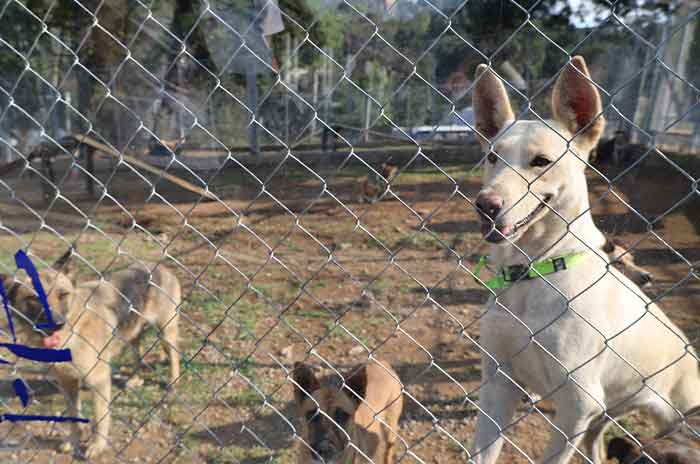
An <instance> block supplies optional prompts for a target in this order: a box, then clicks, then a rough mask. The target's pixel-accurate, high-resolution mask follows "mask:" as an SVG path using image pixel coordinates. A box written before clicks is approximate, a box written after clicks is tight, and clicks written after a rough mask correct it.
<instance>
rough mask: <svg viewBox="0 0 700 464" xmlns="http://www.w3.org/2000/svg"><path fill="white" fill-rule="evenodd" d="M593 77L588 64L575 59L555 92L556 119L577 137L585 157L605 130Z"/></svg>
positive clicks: (558, 81)
mask: <svg viewBox="0 0 700 464" xmlns="http://www.w3.org/2000/svg"><path fill="white" fill-rule="evenodd" d="M590 77H591V75H590V73H589V72H588V67H587V66H586V61H585V60H584V59H583V57H580V56H575V57H573V58H572V59H571V62H570V63H569V64H567V65H566V66H565V67H564V70H563V71H562V73H561V74H560V75H559V78H558V79H557V82H556V84H554V91H553V92H552V111H553V112H554V119H556V120H557V121H559V122H560V123H561V124H562V125H563V126H564V127H566V128H567V129H568V130H569V132H571V133H572V134H576V137H575V138H574V141H575V142H576V143H577V144H578V145H579V146H581V148H582V149H583V150H582V153H583V152H585V153H588V152H589V151H590V150H591V149H592V148H593V147H594V146H595V145H596V143H598V140H599V139H600V136H601V135H602V134H603V129H604V128H605V118H603V115H602V114H601V113H602V111H603V104H602V103H601V100H600V94H599V93H598V89H596V87H595V85H594V84H593V82H591V80H590Z"/></svg>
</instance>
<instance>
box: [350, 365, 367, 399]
mask: <svg viewBox="0 0 700 464" xmlns="http://www.w3.org/2000/svg"><path fill="white" fill-rule="evenodd" d="M345 388H347V389H349V390H351V392H350V397H351V398H352V399H353V401H355V402H357V404H359V403H360V401H361V400H363V399H365V398H366V397H367V366H361V367H360V366H358V367H355V368H354V369H353V370H351V371H350V372H349V373H348V375H346V376H345Z"/></svg>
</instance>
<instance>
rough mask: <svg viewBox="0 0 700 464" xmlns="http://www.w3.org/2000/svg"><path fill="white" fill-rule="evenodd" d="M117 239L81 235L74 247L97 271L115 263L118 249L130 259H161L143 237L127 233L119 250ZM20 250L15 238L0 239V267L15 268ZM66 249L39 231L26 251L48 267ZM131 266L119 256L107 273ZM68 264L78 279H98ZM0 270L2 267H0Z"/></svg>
mask: <svg viewBox="0 0 700 464" xmlns="http://www.w3.org/2000/svg"><path fill="white" fill-rule="evenodd" d="M20 237H21V239H22V240H24V242H25V243H28V242H29V240H30V239H31V238H32V235H31V234H23V235H21V236H20ZM75 237H76V236H74V235H69V236H66V237H65V240H66V241H67V242H68V243H71V242H72V241H73V240H74V239H75ZM118 239H120V237H116V239H115V241H112V240H109V239H107V238H104V237H102V236H100V235H96V234H92V235H83V236H82V237H81V239H80V240H79V241H78V244H77V246H78V253H79V254H80V256H81V257H82V258H83V259H84V260H86V261H87V262H89V263H90V264H91V265H92V266H93V267H95V268H96V269H97V270H98V271H102V270H103V269H105V268H106V266H107V265H108V264H110V263H111V262H112V261H113V260H114V257H115V255H117V253H118V250H121V251H122V252H128V253H129V254H130V255H131V256H133V258H136V259H139V260H144V261H156V260H158V259H159V258H160V251H161V250H160V248H159V247H158V245H157V244H156V243H155V242H150V241H147V240H145V236H143V235H137V234H129V235H128V236H127V237H126V239H125V240H124V241H123V243H122V244H121V245H120V246H119V247H118V246H117V244H118V243H120V242H119V241H118ZM20 248H22V249H24V245H23V244H22V243H21V242H20V241H18V240H16V239H15V238H14V237H9V236H5V237H0V265H2V266H4V267H5V268H6V269H10V270H11V269H14V268H15V264H14V255H15V253H16V252H17V250H19V249H20ZM66 250H68V245H66V242H65V241H63V240H61V239H59V238H58V237H56V236H55V235H53V234H50V233H48V232H47V233H44V232H42V233H39V234H38V235H37V236H36V238H35V240H34V241H33V242H32V245H31V248H30V250H29V251H30V256H31V255H34V256H39V257H41V259H42V260H43V261H45V262H46V263H47V264H51V263H53V262H54V261H55V260H56V259H57V258H58V257H60V256H61V255H63V253H65V252H66ZM33 262H34V265H35V266H36V267H37V268H38V269H41V268H43V267H44V266H43V265H42V263H41V262H40V261H39V260H38V259H33ZM131 263H132V259H131V258H129V257H128V256H123V257H119V258H117V261H116V262H115V264H114V265H112V266H111V267H110V268H109V271H110V272H115V271H119V270H121V269H124V268H125V267H127V266H129V265H130V264H131ZM70 264H71V266H72V267H73V269H74V270H75V273H76V277H77V278H79V279H80V278H83V279H84V278H88V279H96V278H98V276H97V275H96V274H95V272H94V271H93V270H92V269H90V267H89V266H88V265H87V264H85V263H83V261H82V260H81V259H73V260H72V261H71V263H70ZM0 269H3V268H2V267H0Z"/></svg>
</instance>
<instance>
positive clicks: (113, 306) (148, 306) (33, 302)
mask: <svg viewBox="0 0 700 464" xmlns="http://www.w3.org/2000/svg"><path fill="white" fill-rule="evenodd" d="M40 276H41V278H42V283H43V284H44V286H45V288H46V292H47V296H48V299H49V304H50V305H51V310H52V314H53V317H54V319H56V320H59V322H64V325H63V326H62V327H61V328H60V329H59V330H57V331H55V332H53V333H51V334H48V335H46V334H43V333H40V332H39V331H36V330H32V324H31V323H25V324H16V326H17V333H18V335H19V334H22V337H21V338H23V341H22V342H23V343H25V344H27V345H30V346H32V345H34V346H37V345H43V346H45V347H47V348H68V349H70V350H71V354H72V358H73V360H72V362H70V363H60V364H54V365H52V366H51V369H50V371H49V372H50V373H51V375H52V376H54V377H55V378H56V379H57V380H58V382H59V384H60V386H61V387H62V389H63V391H64V394H65V396H66V400H67V402H68V406H69V411H68V415H69V416H73V417H77V416H80V409H81V407H80V399H79V393H80V387H81V384H82V383H83V382H84V383H85V385H87V386H88V387H89V388H90V390H91V391H92V392H93V402H94V410H95V417H94V418H93V424H95V425H96V433H97V434H96V436H95V438H94V439H93V440H92V443H91V444H90V445H89V446H88V449H87V452H86V456H87V457H88V458H93V457H95V456H97V455H98V454H99V453H100V452H102V451H103V450H104V449H105V448H106V446H107V437H108V434H109V429H110V423H111V419H110V407H111V405H110V402H111V399H112V379H111V366H110V362H111V361H112V360H113V359H115V358H116V357H117V356H118V355H119V353H121V351H122V350H123V348H124V347H125V345H126V344H130V345H132V347H133V348H134V350H135V353H136V354H137V357H139V359H140V349H139V339H140V336H141V334H142V333H143V330H144V328H145V327H146V326H147V324H150V325H153V326H155V327H156V328H157V329H158V331H159V336H160V338H161V341H162V343H163V345H164V347H165V349H166V350H167V352H168V355H169V358H170V382H171V383H174V382H175V381H176V380H177V379H178V377H179V376H180V361H179V353H178V351H177V338H178V313H177V308H178V306H179V304H180V301H181V290H180V284H179V282H178V280H177V278H176V277H175V275H174V274H173V273H172V272H171V271H169V270H168V269H166V268H165V267H163V266H158V267H156V268H155V269H154V270H152V271H151V272H150V273H149V270H148V269H146V268H145V267H144V266H142V265H132V266H130V267H129V268H127V269H126V270H124V271H120V272H116V273H114V274H112V275H110V276H108V277H107V278H106V279H105V280H104V281H92V282H86V283H82V284H78V285H77V286H74V285H73V284H72V283H71V281H70V279H69V278H68V276H66V275H65V274H62V273H57V272H51V271H42V272H41V273H40ZM7 286H8V285H7V283H6V288H7ZM10 288H11V290H10V291H9V292H8V298H9V300H10V304H11V305H12V306H13V307H14V308H15V310H16V311H17V312H19V313H21V314H22V315H24V318H22V319H24V320H25V322H26V321H29V322H33V321H37V318H38V316H37V314H38V312H37V311H38V308H41V305H40V304H39V302H38V299H37V298H36V296H35V294H34V293H33V292H32V291H30V290H28V289H27V288H26V284H25V285H23V284H22V283H13V284H12V286H11V287H10ZM59 325H60V324H59ZM18 338H20V337H18ZM71 427H72V437H71V445H72V447H73V450H74V451H75V452H76V453H77V452H79V450H80V448H79V445H80V430H79V428H78V425H77V424H72V426H71Z"/></svg>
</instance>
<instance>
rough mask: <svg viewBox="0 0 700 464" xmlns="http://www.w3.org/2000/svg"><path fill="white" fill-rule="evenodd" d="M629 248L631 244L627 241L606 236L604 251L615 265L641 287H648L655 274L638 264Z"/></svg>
mask: <svg viewBox="0 0 700 464" xmlns="http://www.w3.org/2000/svg"><path fill="white" fill-rule="evenodd" d="M628 250H629V246H628V245H627V244H626V243H623V242H622V241H621V240H618V239H615V238H612V239H611V238H609V237H608V238H606V240H605V245H603V251H604V252H605V253H606V254H607V255H608V258H609V259H610V263H611V264H612V265H613V266H615V267H616V268H617V269H618V270H620V272H622V273H623V274H625V275H626V276H627V277H628V278H629V279H630V280H631V281H632V282H634V283H635V284H637V285H639V287H641V288H645V287H648V286H649V285H651V284H652V282H653V281H654V276H653V274H652V273H650V272H648V271H646V270H645V269H644V268H642V267H640V266H637V265H636V264H635V262H634V257H633V256H632V255H631V254H630V253H628Z"/></svg>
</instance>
